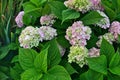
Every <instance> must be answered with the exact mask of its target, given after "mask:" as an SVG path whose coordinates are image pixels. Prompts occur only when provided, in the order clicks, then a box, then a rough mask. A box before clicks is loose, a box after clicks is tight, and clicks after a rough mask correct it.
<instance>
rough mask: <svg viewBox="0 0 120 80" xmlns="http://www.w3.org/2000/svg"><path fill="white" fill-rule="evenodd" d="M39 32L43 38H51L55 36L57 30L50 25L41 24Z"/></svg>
mask: <svg viewBox="0 0 120 80" xmlns="http://www.w3.org/2000/svg"><path fill="white" fill-rule="evenodd" d="M39 34H40V36H41V37H42V39H43V40H51V39H53V38H54V37H55V36H57V30H56V29H54V28H52V27H50V26H41V27H40V28H39Z"/></svg>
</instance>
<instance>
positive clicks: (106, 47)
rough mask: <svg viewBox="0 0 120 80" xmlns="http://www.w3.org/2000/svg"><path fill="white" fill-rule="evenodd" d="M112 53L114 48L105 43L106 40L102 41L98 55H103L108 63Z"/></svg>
mask: <svg viewBox="0 0 120 80" xmlns="http://www.w3.org/2000/svg"><path fill="white" fill-rule="evenodd" d="M114 53H115V50H114V47H113V46H112V45H111V44H110V43H109V42H107V40H105V39H103V40H102V43H101V46H100V54H104V55H105V56H106V57H107V59H108V62H110V60H111V59H112V56H113V54H114Z"/></svg>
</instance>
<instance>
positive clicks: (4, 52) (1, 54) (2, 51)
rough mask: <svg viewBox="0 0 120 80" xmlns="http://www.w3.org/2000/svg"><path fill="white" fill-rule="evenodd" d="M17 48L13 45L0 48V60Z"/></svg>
mask: <svg viewBox="0 0 120 80" xmlns="http://www.w3.org/2000/svg"><path fill="white" fill-rule="evenodd" d="M17 48H18V46H17V45H16V44H15V43H10V44H9V45H7V46H4V47H0V60H1V59H3V58H4V57H5V56H6V55H7V54H8V53H9V51H10V50H16V49H17Z"/></svg>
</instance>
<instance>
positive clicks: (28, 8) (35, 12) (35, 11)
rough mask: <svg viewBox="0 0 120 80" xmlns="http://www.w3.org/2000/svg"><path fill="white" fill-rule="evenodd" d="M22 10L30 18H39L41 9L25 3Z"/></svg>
mask: <svg viewBox="0 0 120 80" xmlns="http://www.w3.org/2000/svg"><path fill="white" fill-rule="evenodd" d="M23 9H24V12H25V14H30V15H31V17H32V16H34V17H40V16H41V7H36V6H35V5H34V4H32V3H31V2H26V3H24V4H23Z"/></svg>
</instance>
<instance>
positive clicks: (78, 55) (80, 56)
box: [68, 46, 88, 67]
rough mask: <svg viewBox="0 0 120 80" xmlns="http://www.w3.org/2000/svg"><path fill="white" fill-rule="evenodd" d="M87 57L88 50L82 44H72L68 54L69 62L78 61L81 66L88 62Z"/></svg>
mask: <svg viewBox="0 0 120 80" xmlns="http://www.w3.org/2000/svg"><path fill="white" fill-rule="evenodd" d="M86 57H88V50H87V48H85V47H82V46H71V47H70V53H69V55H68V62H69V63H72V62H75V63H77V64H78V65H79V66H80V67H83V66H84V65H85V64H87V61H86Z"/></svg>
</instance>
